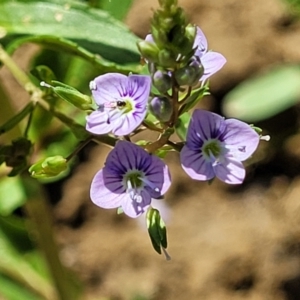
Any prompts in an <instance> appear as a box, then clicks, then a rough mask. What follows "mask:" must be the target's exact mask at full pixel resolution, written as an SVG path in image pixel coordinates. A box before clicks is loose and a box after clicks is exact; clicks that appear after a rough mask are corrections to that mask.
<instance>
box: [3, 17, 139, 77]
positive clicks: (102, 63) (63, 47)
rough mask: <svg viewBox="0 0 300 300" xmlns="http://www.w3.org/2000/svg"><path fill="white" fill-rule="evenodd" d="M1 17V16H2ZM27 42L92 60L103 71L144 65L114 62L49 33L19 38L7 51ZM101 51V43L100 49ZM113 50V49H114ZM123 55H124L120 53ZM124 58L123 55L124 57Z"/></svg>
mask: <svg viewBox="0 0 300 300" xmlns="http://www.w3.org/2000/svg"><path fill="white" fill-rule="evenodd" d="M0 18H1V16H0ZM25 43H36V44H40V45H43V46H45V47H47V48H49V49H52V50H56V51H57V50H60V51H64V52H66V53H69V54H72V55H75V56H78V57H81V58H83V59H84V60H86V61H88V62H90V63H91V64H92V65H93V66H94V67H95V68H97V69H98V70H100V72H101V73H107V72H120V73H125V74H127V73H129V72H135V73H140V71H141V69H142V67H141V66H140V65H138V63H139V62H138V61H136V62H135V63H130V64H128V63H127V64H126V65H125V64H124V63H126V61H125V58H124V60H123V61H122V65H119V64H116V63H113V62H111V61H109V60H107V59H104V58H103V57H101V56H99V55H98V54H97V53H96V54H94V53H92V52H90V51H88V50H86V49H85V48H83V47H81V46H80V44H78V43H75V42H73V41H70V40H68V39H66V38H61V37H55V36H49V35H40V36H28V37H22V38H17V39H15V40H13V41H12V42H11V43H9V44H8V46H7V47H6V48H7V49H6V50H7V52H8V53H10V54H12V53H13V52H14V51H15V50H16V49H17V48H19V47H20V46H22V45H23V44H25ZM98 50H99V51H100V45H99V49H98ZM112 52H113V51H112ZM120 57H122V55H120ZM122 58H123V57H122Z"/></svg>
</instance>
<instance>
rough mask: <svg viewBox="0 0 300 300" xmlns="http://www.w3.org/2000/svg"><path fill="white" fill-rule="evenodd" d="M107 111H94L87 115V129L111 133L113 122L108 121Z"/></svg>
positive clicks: (99, 132)
mask: <svg viewBox="0 0 300 300" xmlns="http://www.w3.org/2000/svg"><path fill="white" fill-rule="evenodd" d="M107 118H108V114H107V112H105V111H104V112H100V111H94V112H92V113H91V114H90V115H88V116H86V130H87V131H89V132H91V133H94V134H106V133H109V132H110V131H111V130H112V128H113V124H111V123H107Z"/></svg>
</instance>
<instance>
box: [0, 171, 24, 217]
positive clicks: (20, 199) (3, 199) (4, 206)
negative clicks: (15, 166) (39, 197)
mask: <svg viewBox="0 0 300 300" xmlns="http://www.w3.org/2000/svg"><path fill="white" fill-rule="evenodd" d="M25 201H26V197H25V195H24V193H23V187H22V183H21V181H20V179H19V178H18V177H9V178H8V177H6V178H3V179H1V181H0V215H2V216H8V215H10V214H11V213H12V212H13V211H14V210H15V209H16V208H18V207H20V206H22V205H23V204H24V203H25Z"/></svg>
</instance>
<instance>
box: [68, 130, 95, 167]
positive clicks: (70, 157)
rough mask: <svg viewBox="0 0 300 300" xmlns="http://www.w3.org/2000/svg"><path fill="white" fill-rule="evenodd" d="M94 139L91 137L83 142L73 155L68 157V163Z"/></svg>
mask: <svg viewBox="0 0 300 300" xmlns="http://www.w3.org/2000/svg"><path fill="white" fill-rule="evenodd" d="M92 139H93V137H92V136H89V137H88V138H87V139H86V140H85V141H83V142H81V143H80V144H79V145H78V147H77V148H76V149H75V150H74V151H73V152H72V153H71V154H69V155H68V157H67V158H66V160H67V162H68V161H70V160H71V159H72V158H73V157H74V156H76V155H77V154H78V153H79V152H80V150H82V149H83V148H84V147H85V146H86V145H87V144H88V143H89V142H90V141H92Z"/></svg>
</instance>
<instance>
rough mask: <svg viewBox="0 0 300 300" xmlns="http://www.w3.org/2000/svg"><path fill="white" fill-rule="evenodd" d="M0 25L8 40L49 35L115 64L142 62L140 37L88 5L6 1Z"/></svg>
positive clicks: (1, 10)
mask: <svg viewBox="0 0 300 300" xmlns="http://www.w3.org/2000/svg"><path fill="white" fill-rule="evenodd" d="M0 24H1V25H0V26H1V32H2V33H3V34H6V37H9V36H12V35H18V36H22V35H23V36H28V35H34V36H40V35H49V36H54V37H60V38H67V39H70V40H72V41H75V42H77V43H78V44H79V45H80V46H81V47H83V48H85V49H87V50H89V51H91V52H92V53H98V54H100V55H102V56H103V57H105V58H106V59H109V60H111V61H115V62H119V63H129V62H137V61H139V57H140V55H139V53H138V51H137V47H136V42H137V40H138V38H137V37H136V36H134V35H133V34H132V33H131V32H130V31H129V30H128V29H127V28H126V27H125V26H124V25H123V24H122V23H121V22H119V21H117V20H115V19H114V18H112V17H111V16H110V15H109V14H108V13H107V12H105V11H101V10H99V9H94V8H91V7H89V6H88V5H87V4H84V3H80V2H75V1H68V2H63V1H60V0H56V1H54V0H52V1H51V2H45V1H32V0H31V1H28V0H16V1H10V0H2V1H1V2H0Z"/></svg>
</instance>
